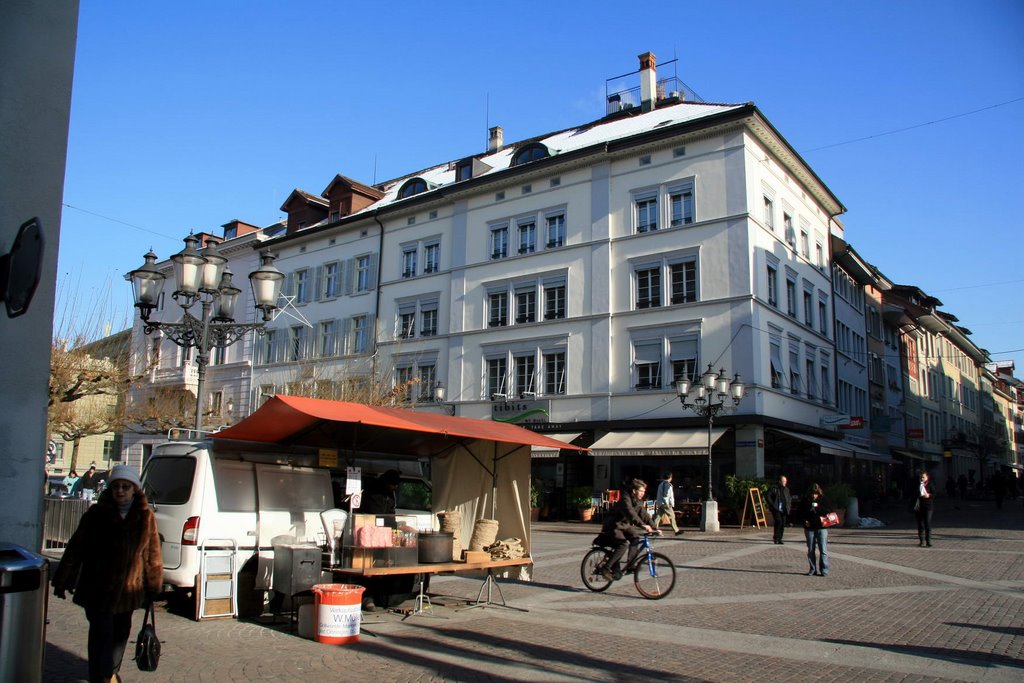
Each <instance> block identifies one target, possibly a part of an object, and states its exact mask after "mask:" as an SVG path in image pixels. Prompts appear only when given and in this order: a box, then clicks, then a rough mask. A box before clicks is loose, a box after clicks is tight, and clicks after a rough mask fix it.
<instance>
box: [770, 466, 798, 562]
mask: <svg viewBox="0 0 1024 683" xmlns="http://www.w3.org/2000/svg"><path fill="white" fill-rule="evenodd" d="M786 481H787V480H786V475H782V476H781V477H779V481H778V482H776V483H774V484H772V487H771V488H770V489H768V507H769V508H771V511H772V520H773V521H774V523H775V529H774V533H773V534H772V542H773V543H778V544H779V545H782V534H783V533H784V532H785V531H786V523H787V522H788V521H789V508H790V506H791V505H792V504H793V496H792V495H791V494H790V492H789V488H787V487H786Z"/></svg>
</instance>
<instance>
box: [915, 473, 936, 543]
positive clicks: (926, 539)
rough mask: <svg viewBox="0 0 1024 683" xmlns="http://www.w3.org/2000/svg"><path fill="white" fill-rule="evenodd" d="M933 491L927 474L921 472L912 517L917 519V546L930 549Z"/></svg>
mask: <svg viewBox="0 0 1024 683" xmlns="http://www.w3.org/2000/svg"><path fill="white" fill-rule="evenodd" d="M934 500H935V490H934V489H933V488H932V481H931V479H930V478H929V477H928V472H921V477H920V480H919V484H918V487H917V500H916V501H914V516H916V517H917V545H918V546H920V547H924V546H925V545H927V546H928V547H929V548H931V547H932V502H933V501H934Z"/></svg>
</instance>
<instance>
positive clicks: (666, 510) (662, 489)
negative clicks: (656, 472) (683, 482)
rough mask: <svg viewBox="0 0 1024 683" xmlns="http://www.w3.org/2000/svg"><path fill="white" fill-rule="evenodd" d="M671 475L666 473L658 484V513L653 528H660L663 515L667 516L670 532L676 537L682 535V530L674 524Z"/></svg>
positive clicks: (674, 495) (674, 514) (673, 498)
mask: <svg viewBox="0 0 1024 683" xmlns="http://www.w3.org/2000/svg"><path fill="white" fill-rule="evenodd" d="M672 488H673V487H672V473H671V472H666V473H665V477H664V478H663V479H662V480H661V483H659V484H658V497H657V503H658V513H657V515H655V520H654V521H655V525H654V527H655V528H658V527H660V526H661V518H662V516H663V515H668V521H669V524H671V525H672V531H674V532H675V534H676V536H678V535H679V534H681V533H683V530H682V529H680V528H679V526H678V525H677V524H676V511H675V505H676V494H675V492H674V491H673V490H672Z"/></svg>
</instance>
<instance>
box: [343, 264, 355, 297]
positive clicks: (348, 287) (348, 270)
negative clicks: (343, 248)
mask: <svg viewBox="0 0 1024 683" xmlns="http://www.w3.org/2000/svg"><path fill="white" fill-rule="evenodd" d="M355 279H356V260H355V259H348V260H347V261H345V280H344V282H345V294H352V291H353V288H354V283H355Z"/></svg>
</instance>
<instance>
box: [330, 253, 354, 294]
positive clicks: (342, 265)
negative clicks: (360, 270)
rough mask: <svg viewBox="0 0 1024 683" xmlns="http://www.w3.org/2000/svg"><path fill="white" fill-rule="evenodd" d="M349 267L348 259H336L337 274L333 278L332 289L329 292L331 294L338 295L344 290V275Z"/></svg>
mask: <svg viewBox="0 0 1024 683" xmlns="http://www.w3.org/2000/svg"><path fill="white" fill-rule="evenodd" d="M349 267H350V266H349V261H338V274H337V276H336V278H335V280H334V291H333V292H331V296H339V295H341V293H342V292H344V291H345V275H346V273H347V272H348V270H349Z"/></svg>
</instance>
